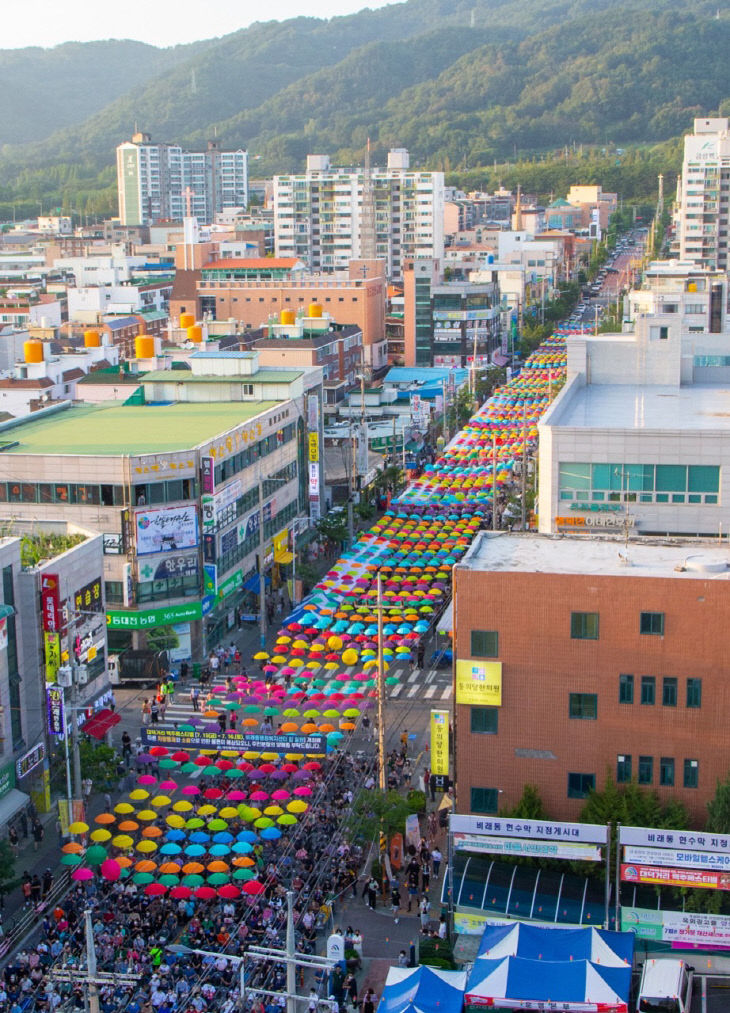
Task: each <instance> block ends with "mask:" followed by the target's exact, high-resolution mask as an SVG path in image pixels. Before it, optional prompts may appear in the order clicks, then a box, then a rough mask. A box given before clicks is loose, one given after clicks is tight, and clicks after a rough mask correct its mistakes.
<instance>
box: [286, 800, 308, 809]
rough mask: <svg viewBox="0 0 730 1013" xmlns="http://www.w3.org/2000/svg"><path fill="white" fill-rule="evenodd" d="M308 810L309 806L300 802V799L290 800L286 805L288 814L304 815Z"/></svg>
mask: <svg viewBox="0 0 730 1013" xmlns="http://www.w3.org/2000/svg"><path fill="white" fill-rule="evenodd" d="M308 808H309V806H308V805H307V803H306V802H302V800H301V799H300V798H295V799H292V801H291V802H289V803H288V805H287V809H288V810H289V812H290V813H304V812H306V811H307V809H308Z"/></svg>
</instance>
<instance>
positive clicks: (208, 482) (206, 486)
mask: <svg viewBox="0 0 730 1013" xmlns="http://www.w3.org/2000/svg"><path fill="white" fill-rule="evenodd" d="M200 478H201V488H202V491H203V492H207V493H214V492H215V461H214V459H213V458H212V457H209V456H206V457H201V459H200Z"/></svg>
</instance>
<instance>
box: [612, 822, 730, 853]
mask: <svg viewBox="0 0 730 1013" xmlns="http://www.w3.org/2000/svg"><path fill="white" fill-rule="evenodd" d="M619 844H622V845H624V846H625V845H627V844H635V845H637V846H639V847H641V846H644V847H647V848H669V849H670V850H676V851H680V850H681V851H684V850H687V849H689V850H691V851H724V852H727V853H728V854H730V834H715V833H711V832H709V833H708V832H707V831H704V830H700V831H699V832H698V831H696V830H653V829H649V828H647V827H621V829H620V830H619Z"/></svg>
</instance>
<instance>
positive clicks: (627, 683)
mask: <svg viewBox="0 0 730 1013" xmlns="http://www.w3.org/2000/svg"><path fill="white" fill-rule="evenodd" d="M618 702H619V703H633V702H634V677H633V675H620V676H619V677H618Z"/></svg>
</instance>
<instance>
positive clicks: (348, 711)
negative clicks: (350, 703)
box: [342, 707, 360, 718]
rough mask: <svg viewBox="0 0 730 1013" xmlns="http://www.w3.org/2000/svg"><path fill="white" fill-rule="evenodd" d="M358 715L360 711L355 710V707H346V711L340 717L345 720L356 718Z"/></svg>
mask: <svg viewBox="0 0 730 1013" xmlns="http://www.w3.org/2000/svg"><path fill="white" fill-rule="evenodd" d="M359 715H360V711H359V710H358V709H357V707H348V708H347V709H346V710H344V711H343V712H342V716H343V717H346V718H356V717H359Z"/></svg>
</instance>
